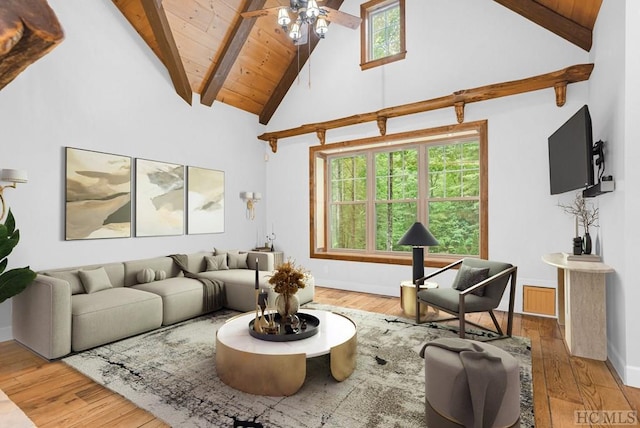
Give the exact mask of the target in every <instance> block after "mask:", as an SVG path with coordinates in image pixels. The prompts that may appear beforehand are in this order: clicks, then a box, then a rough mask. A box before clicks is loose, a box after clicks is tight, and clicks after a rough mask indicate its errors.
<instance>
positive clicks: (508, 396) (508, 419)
mask: <svg viewBox="0 0 640 428" xmlns="http://www.w3.org/2000/svg"><path fill="white" fill-rule="evenodd" d="M421 355H422V356H423V357H424V363H425V415H426V422H427V426H429V427H438V428H449V427H461V426H464V427H483V428H489V427H519V426H520V368H519V366H518V361H517V360H516V359H515V358H514V357H513V356H511V355H510V354H508V353H507V352H505V351H503V350H502V349H500V348H497V347H496V346H494V345H490V344H488V343H483V342H477V341H473V340H468V339H459V338H455V339H436V340H434V341H432V342H429V343H427V344H426V345H425V346H424V348H423V349H422V352H421Z"/></svg>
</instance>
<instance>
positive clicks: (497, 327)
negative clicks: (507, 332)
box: [489, 311, 504, 336]
mask: <svg viewBox="0 0 640 428" xmlns="http://www.w3.org/2000/svg"><path fill="white" fill-rule="evenodd" d="M489 315H491V320H492V321H493V325H495V326H496V330H497V331H498V334H499V335H500V336H504V333H503V332H502V329H501V328H500V324H499V323H498V320H497V319H496V316H495V314H494V313H493V311H489Z"/></svg>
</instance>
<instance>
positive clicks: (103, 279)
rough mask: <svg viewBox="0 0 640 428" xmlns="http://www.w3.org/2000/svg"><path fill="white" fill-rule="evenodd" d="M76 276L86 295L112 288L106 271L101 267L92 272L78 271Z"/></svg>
mask: <svg viewBox="0 0 640 428" xmlns="http://www.w3.org/2000/svg"><path fill="white" fill-rule="evenodd" d="M78 275H79V276H80V280H81V281H82V286H83V287H84V291H86V292H87V294H91V293H95V292H96V291H100V290H106V289H108V288H111V287H112V285H111V280H110V279H109V275H107V271H106V270H104V268H103V267H100V268H98V269H94V270H80V271H78Z"/></svg>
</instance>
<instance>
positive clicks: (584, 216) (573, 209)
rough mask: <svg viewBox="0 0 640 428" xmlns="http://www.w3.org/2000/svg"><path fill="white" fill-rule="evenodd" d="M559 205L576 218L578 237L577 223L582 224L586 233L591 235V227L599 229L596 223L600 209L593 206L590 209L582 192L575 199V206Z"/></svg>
mask: <svg viewBox="0 0 640 428" xmlns="http://www.w3.org/2000/svg"><path fill="white" fill-rule="evenodd" d="M558 205H559V206H560V208H562V209H563V210H564V212H565V213H567V214H571V215H573V216H575V217H576V236H578V225H577V222H580V224H581V225H582V227H583V228H584V233H589V227H590V226H596V227H597V224H596V223H597V222H598V216H599V212H598V208H594V207H593V206H591V207H589V206H588V205H587V202H586V201H585V200H584V198H583V197H582V194H581V193H580V192H578V193H576V198H575V199H574V201H573V204H571V205H561V204H558Z"/></svg>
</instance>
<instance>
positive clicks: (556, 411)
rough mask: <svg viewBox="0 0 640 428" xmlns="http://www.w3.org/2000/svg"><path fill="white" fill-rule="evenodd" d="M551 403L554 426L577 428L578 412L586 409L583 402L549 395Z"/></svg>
mask: <svg viewBox="0 0 640 428" xmlns="http://www.w3.org/2000/svg"><path fill="white" fill-rule="evenodd" d="M549 404H550V408H551V423H552V426H553V428H575V427H576V412H578V411H584V410H585V408H584V406H583V405H582V403H573V402H570V401H565V400H561V399H558V398H554V397H549ZM536 421H537V419H536ZM536 426H537V423H536ZM587 426H588V425H587Z"/></svg>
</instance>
